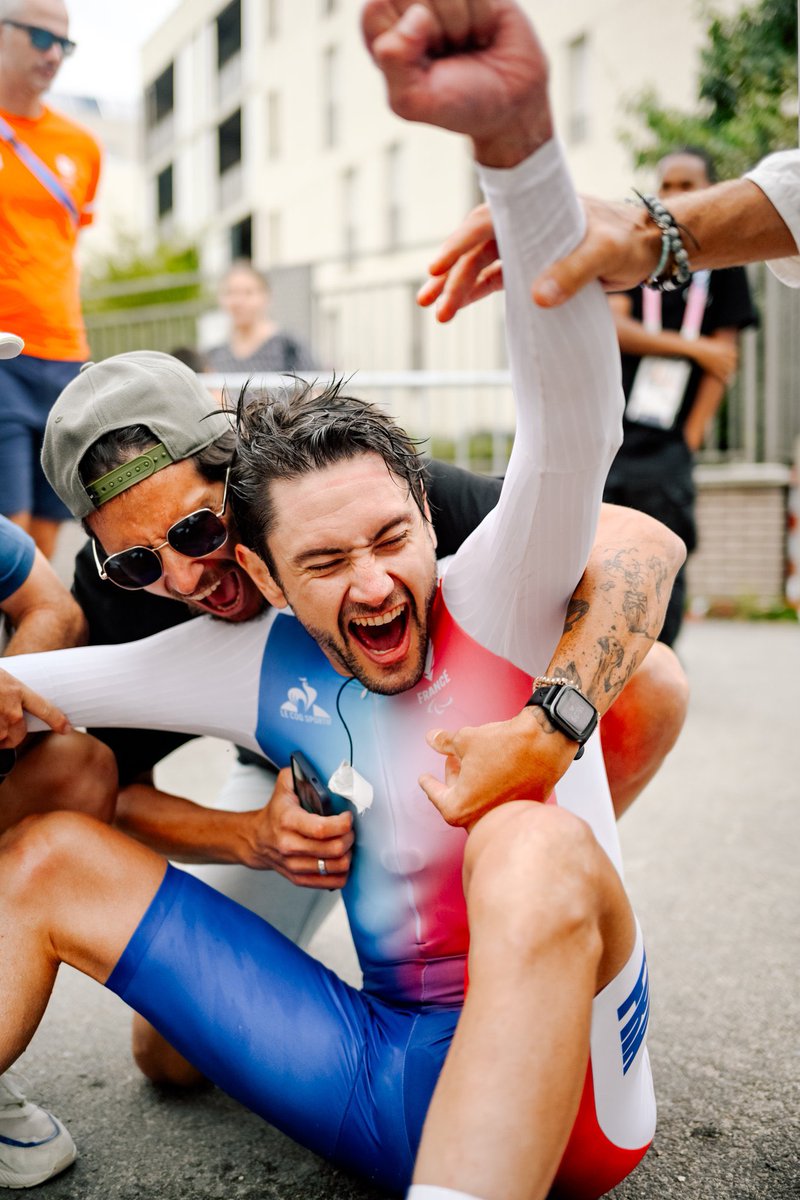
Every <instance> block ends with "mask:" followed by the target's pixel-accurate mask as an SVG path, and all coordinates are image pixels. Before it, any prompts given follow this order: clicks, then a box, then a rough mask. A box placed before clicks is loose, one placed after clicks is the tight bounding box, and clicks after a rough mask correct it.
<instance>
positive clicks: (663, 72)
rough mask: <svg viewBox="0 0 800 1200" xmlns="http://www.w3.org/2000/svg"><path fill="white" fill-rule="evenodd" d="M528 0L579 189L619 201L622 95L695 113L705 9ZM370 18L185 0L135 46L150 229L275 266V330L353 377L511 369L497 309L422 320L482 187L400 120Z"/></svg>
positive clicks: (300, 6) (257, 2)
mask: <svg viewBox="0 0 800 1200" xmlns="http://www.w3.org/2000/svg"><path fill="white" fill-rule="evenodd" d="M525 3H526V7H528V8H529V9H530V11H531V14H532V15H534V16H535V19H536V23H537V27H538V29H539V31H540V34H541V36H542V39H543V41H544V44H545V45H546V47H547V48H548V52H549V55H550V58H551V66H552V87H551V92H552V98H553V105H554V109H555V115H556V122H557V125H558V128H559V130H560V133H561V136H562V137H563V138H564V140H565V142H566V145H567V150H568V154H569V158H570V161H571V165H572V168H573V172H574V175H575V178H576V182H577V185H578V187H579V188H580V189H583V190H587V191H592V192H594V193H596V194H600V195H622V194H625V192H626V190H627V189H628V188H629V187H630V184H631V181H632V173H631V169H630V165H629V154H628V151H627V150H626V148H625V147H624V146H623V145H622V144H621V142H620V137H619V135H620V130H621V128H622V127H623V125H624V124H625V122H626V117H625V114H624V111H623V105H624V101H625V99H626V98H628V97H630V96H631V95H632V94H634V93H636V92H637V91H638V90H640V89H641V88H642V87H644V86H645V85H650V86H654V87H655V88H656V89H657V90H658V91H659V93H660V95H661V96H662V97H663V98H664V99H665V100H668V101H669V102H670V103H674V104H687V105H688V104H690V103H691V101H692V96H693V94H694V85H695V73H696V68H697V48H698V46H699V45H700V43H701V41H702V35H703V29H704V21H703V19H702V16H701V11H700V8H699V5H698V3H697V2H696V0H673V3H672V4H670V5H662V4H659V3H657V2H656V0H567V2H566V3H564V2H563V0H560V2H558V0H536V3H534V2H533V0H525ZM360 7H361V4H360V0H184V2H183V3H182V4H181V5H180V6H179V7H178V8H177V10H175V11H174V12H173V14H172V15H171V16H170V17H169V18H168V19H167V20H166V21H165V22H164V24H163V25H162V26H161V28H160V29H159V30H158V31H157V32H156V33H155V34H154V35H153V37H152V38H151V39H150V41H149V42H148V43H147V45H146V47H145V49H144V52H143V74H144V80H145V165H146V173H147V179H148V203H147V208H148V214H149V228H150V230H151V232H152V233H153V235H161V236H170V235H173V234H177V233H180V234H181V235H184V236H189V237H191V238H193V239H196V240H197V241H198V242H199V244H200V246H201V250H202V262H203V267H204V270H205V272H206V273H207V274H208V275H209V276H212V277H214V276H217V275H219V274H220V273H221V272H222V271H223V270H224V268H225V266H226V265H227V263H228V262H229V261H230V260H231V259H232V258H235V257H237V256H239V255H247V256H250V257H252V258H253V259H254V260H255V261H256V262H257V263H258V264H259V265H261V266H263V267H266V268H269V269H270V270H271V271H272V272H273V274H274V279H275V282H276V290H277V292H278V299H279V302H280V307H281V316H282V318H283V319H284V320H285V321H286V323H287V324H293V325H294V326H295V327H298V326H299V329H298V332H301V333H303V334H305V335H306V336H310V337H312V338H313V341H314V343H315V345H316V347H317V350H318V353H319V354H320V355H321V357H322V359H323V361H325V362H329V363H331V364H335V365H336V366H337V367H340V368H341V369H343V370H349V369H352V368H353V367H355V366H359V367H366V368H370V367H376V368H377V367H381V368H390V369H391V368H396V369H403V368H423V367H426V368H436V367H442V368H451V369H452V368H455V367H460V368H464V369H471V368H477V367H482V368H491V367H498V366H502V365H503V364H504V361H505V358H504V349H503V339H502V323H501V309H500V305H499V303H498V304H494V305H491V306H488V307H483V308H482V309H481V310H476V311H475V312H472V313H468V314H463V315H462V317H461V318H459V320H458V321H457V322H456V323H455V324H454V326H453V327H452V329H448V330H442V329H440V328H437V327H436V326H435V325H434V323H433V322H432V321H431V320H430V319H429V318H427V317H426V316H425V315H424V314H419V313H418V312H417V311H416V310H415V307H414V304H413V293H414V291H415V288H416V286H417V285H418V283H419V282H420V281H421V279H422V278H423V275H424V266H425V263H426V262H427V260H428V258H429V257H430V255H431V253H432V251H433V249H434V248H435V247H436V246H437V244H438V243H439V241H440V239H441V238H442V237H443V236H444V235H445V234H447V233H448V232H449V230H450V229H452V228H453V226H454V225H455V224H456V223H457V222H458V221H459V220H460V219H461V217H462V216H463V215H464V214H465V213H466V212H467V211H468V210H469V209H470V208H471V207H472V205H473V204H474V203H475V202H476V200H477V199H478V189H477V185H476V182H475V173H474V169H473V166H472V163H471V162H470V159H469V154H468V149H467V147H466V145H465V143H464V140H463V139H459V138H457V137H454V136H452V135H448V134H445V133H442V132H441V131H438V130H431V129H426V128H422V127H419V126H413V125H409V124H407V123H405V122H402V121H400V120H398V119H397V118H396V117H394V116H393V114H391V113H390V112H389V110H388V108H387V105H386V103H385V100H384V96H383V85H382V80H381V77H380V76H379V74H378V72H377V71H376V70H375V68H374V67H373V65H372V64H371V62H370V61H369V58H368V56H367V55H366V53H365V51H364V47H363V44H362V40H361V35H360V31H359V21H358V14H359V10H360ZM717 7H720V6H719V5H718V6H717ZM722 7H723V9H724V8H725V7H727V8H730V9H733V8H735V7H736V4H735V2H734V0H728V2H727V4H723V5H722Z"/></svg>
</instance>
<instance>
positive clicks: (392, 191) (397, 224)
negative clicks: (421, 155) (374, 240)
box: [386, 142, 403, 250]
mask: <svg viewBox="0 0 800 1200" xmlns="http://www.w3.org/2000/svg"><path fill="white" fill-rule="evenodd" d="M402 221H403V195H402V147H401V146H400V144H399V143H398V142H395V143H394V145H392V146H389V147H388V148H387V150H386V245H387V247H388V249H390V250H394V249H396V248H397V246H399V245H400V243H401V241H402Z"/></svg>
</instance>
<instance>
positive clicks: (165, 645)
mask: <svg viewBox="0 0 800 1200" xmlns="http://www.w3.org/2000/svg"><path fill="white" fill-rule="evenodd" d="M273 619H274V614H273V613H267V614H265V615H264V616H262V617H258V618H257V619H256V620H254V621H246V622H244V623H242V624H241V625H232V624H229V623H227V622H223V621H214V620H213V619H211V618H210V617H198V618H197V620H194V621H188V622H187V623H186V624H185V625H179V626H177V627H176V628H174V629H167V630H164V632H163V633H158V634H156V635H155V636H154V637H150V638H145V639H144V640H143V641H139V642H127V643H124V644H122V645H119V646H84V647H81V648H80V649H77V650H53V651H50V652H48V653H46V654H20V655H16V656H15V657H14V658H13V660H12V659H9V660H8V665H9V666H10V667H11V671H10V674H13V675H14V676H16V678H18V679H20V680H21V681H22V682H23V683H25V684H27V686H28V687H30V688H32V689H33V690H34V691H35V692H38V693H39V694H40V695H42V696H44V697H46V698H47V699H48V700H50V701H52V703H53V704H56V705H57V706H58V707H59V708H60V709H62V710H63V711H64V712H65V713H66V715H67V717H68V718H69V720H70V722H71V723H72V724H73V725H78V726H110V727H114V726H120V727H127V728H134V729H173V730H176V731H178V732H181V733H196V734H207V735H209V736H211V737H221V738H228V739H230V740H231V741H235V742H237V743H238V744H239V745H242V746H247V747H248V748H249V749H251V750H258V748H259V747H258V743H257V742H256V738H255V729H256V721H257V715H258V691H259V684H260V678H261V663H262V659H263V656H264V644H265V641H266V637H267V633H268V631H269V627H270V623H271V621H272V620H273ZM29 727H30V728H31V729H43V728H45V726H44V725H43V724H42V723H41V722H40V721H35V720H34V719H33V718H30V719H29Z"/></svg>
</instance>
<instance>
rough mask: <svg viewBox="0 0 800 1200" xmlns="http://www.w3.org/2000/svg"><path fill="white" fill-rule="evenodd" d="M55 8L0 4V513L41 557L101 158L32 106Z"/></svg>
mask: <svg viewBox="0 0 800 1200" xmlns="http://www.w3.org/2000/svg"><path fill="white" fill-rule="evenodd" d="M68 35H69V18H68V16H67V10H66V8H65V6H64V3H63V0H0V328H2V329H9V330H12V331H13V332H14V333H17V334H19V336H20V337H21V338H23V340H24V342H25V352H24V354H22V355H20V357H19V358H16V359H14V360H13V361H8V362H0V513H3V514H5V515H6V516H8V517H10V518H11V520H12V521H14V522H15V523H16V524H18V525H21V526H22V527H23V528H24V529H26V530H27V531H28V532H29V533H30V534H31V535H32V536H33V538H34V540H35V541H36V543H37V545H38V546H39V548H40V549H41V550H42V552H43V553H44V554H46V555H47V556H48V557H49V556H51V555H52V551H53V548H54V546H55V540H56V534H57V532H58V526H59V524H60V522H61V521H64V520H66V519H67V517H68V516H69V514H68V512H67V510H66V509H65V508H64V506H63V505H62V504H61V501H60V500H59V499H58V497H57V496H56V495H55V493H54V492H53V491H52V490H51V489H50V486H49V484H48V483H47V481H46V479H45V478H44V475H43V474H42V470H41V466H40V464H39V456H40V453H41V441H42V434H43V432H44V426H45V422H46V421H47V414H48V412H49V411H50V408H51V407H52V405H53V403H54V401H55V400H56V398H57V397H58V395H59V394H60V392H61V391H62V389H63V388H64V387H66V385H67V384H68V383H69V382H70V380H71V379H72V378H73V377H74V376H75V375H76V374H77V372H78V370H79V369H80V366H81V363H82V362H84V361H85V360H86V358H87V357H88V346H87V343H86V333H85V330H84V327H83V320H82V317H81V310H80V297H79V291H78V269H77V264H76V262H75V247H76V243H77V238H78V232H79V230H80V228H81V227H82V226H83V225H88V224H89V223H90V221H91V220H92V201H93V199H94V194H95V190H96V188H97V181H98V177H99V174H100V150H99V147H98V145H97V143H96V142H95V140H94V138H93V137H92V136H91V134H89V133H88V132H87V131H86V130H84V129H83V128H81V126H79V125H76V124H75V122H73V121H70V120H67V119H66V118H65V117H62V116H61V115H60V114H58V113H56V112H53V111H52V110H51V109H49V108H47V107H46V106H45V105H44V104H43V103H42V96H43V94H44V93H45V92H46V91H47V89H48V88H49V87H50V86H51V84H52V82H53V80H54V79H55V77H56V75H57V73H58V70H59V68H60V66H61V63H62V62H63V60H64V58H65V56H66V55H68V54H70V53H71V52H72V50H73V49H74V42H71V41H70V40H69V36H68Z"/></svg>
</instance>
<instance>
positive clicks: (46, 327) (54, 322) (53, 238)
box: [0, 108, 100, 361]
mask: <svg viewBox="0 0 800 1200" xmlns="http://www.w3.org/2000/svg"><path fill="white" fill-rule="evenodd" d="M0 115H2V116H3V117H4V119H5V120H6V121H7V122H8V124H9V125H10V126H11V128H12V129H13V130H14V133H15V134H16V136H17V137H18V138H19V140H20V141H21V142H25V143H26V145H27V146H28V147H29V148H30V149H31V150H32V151H33V152H34V154H36V155H37V157H38V158H40V159H41V160H42V162H43V163H45V164H46V165H47V166H48V167H49V168H50V170H51V171H52V172H53V173H54V174H55V176H56V177H57V178H58V179H59V181H60V182H61V184H62V186H63V187H64V189H65V191H66V192H68V194H69V195H70V196H71V198H72V200H73V203H74V204H75V207H76V209H77V210H78V212H79V214H80V223H81V225H88V224H89V223H90V222H91V220H92V202H93V200H94V194H95V191H96V189H97V181H98V178H99V176H100V148H99V146H98V145H97V142H96V141H95V139H94V138H93V137H92V135H91V134H90V133H89V132H88V131H87V130H85V129H83V128H82V127H81V126H80V125H76V124H75V122H74V121H71V120H68V119H67V118H66V117H62V116H61V115H60V113H56V112H53V111H52V110H51V109H49V108H45V109H44V111H43V113H42V115H41V116H40V117H35V118H31V117H20V116H17V115H16V113H9V112H4V111H3V110H2V109H0ZM77 238H78V227H77V226H76V223H75V220H74V218H73V217H72V216H71V215H70V213H69V212H68V211H67V209H66V208H65V207H64V206H63V205H62V204H61V203H60V202H59V201H58V200H56V199H55V197H54V196H52V195H51V194H50V192H49V191H48V189H47V188H46V187H45V186H44V184H42V183H40V182H39V180H38V179H37V178H36V177H35V175H33V174H32V173H31V172H30V170H29V169H28V168H27V167H26V166H25V165H24V164H23V163H22V162H21V161H20V160H19V158H17V155H16V154H15V153H14V151H13V150H12V149H11V147H10V146H9V145H8V143H7V142H5V141H3V140H2V139H0V329H7V330H10V331H11V332H12V333H17V334H19V336H20V337H21V338H24V339H25V350H24V353H25V354H30V355H33V356H34V357H36V358H51V359H57V360H64V361H80V360H83V359H85V358H87V357H88V354H89V347H88V345H87V342H86V332H85V330H84V327H83V317H82V316H81V305H80V294H79V286H78V265H77V263H76V261H75V245H76V242H77Z"/></svg>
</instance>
